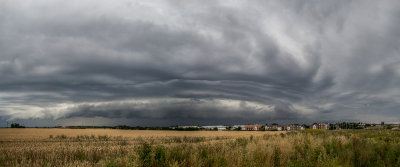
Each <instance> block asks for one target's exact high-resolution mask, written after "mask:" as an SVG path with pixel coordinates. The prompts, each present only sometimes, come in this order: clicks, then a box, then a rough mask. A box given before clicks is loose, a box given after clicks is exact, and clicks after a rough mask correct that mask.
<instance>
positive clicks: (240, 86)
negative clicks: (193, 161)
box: [0, 0, 400, 124]
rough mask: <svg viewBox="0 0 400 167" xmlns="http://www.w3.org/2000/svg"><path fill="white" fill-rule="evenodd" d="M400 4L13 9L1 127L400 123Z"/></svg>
mask: <svg viewBox="0 0 400 167" xmlns="http://www.w3.org/2000/svg"><path fill="white" fill-rule="evenodd" d="M397 6H400V3H399V2H397V1H394V0H393V1H372V0H371V1H346V2H342V1H330V2H325V1H324V2H319V1H291V2H286V1H252V2H250V3H249V2H246V3H245V2H241V1H220V2H214V1H213V2H176V1H152V2H142V1H119V2H109V1H98V0H96V1H94V0H93V1H85V2H82V1H45V0H40V1H29V0H27V1H11V0H10V1H8V0H6V1H2V2H0V76H1V78H2V79H1V80H0V88H1V89H0V117H1V118H2V119H4V120H13V119H57V120H58V119H70V118H94V117H101V118H109V119H113V120H116V121H118V119H135V120H141V119H142V120H164V123H163V124H180V123H185V124H186V123H188V120H194V121H197V122H198V123H199V124H202V123H208V122H207V120H215V122H218V121H221V122H223V123H229V122H232V123H233V122H240V121H242V122H246V121H247V122H252V121H253V122H254V121H262V120H274V121H279V120H291V121H300V122H304V121H307V120H326V121H337V120H343V119H352V120H360V121H376V122H379V121H385V120H386V121H399V120H400V114H399V110H398V109H399V107H400V104H399V101H400V89H399V87H400V48H399V46H400V40H399V39H400V20H399V18H400V8H398V7H397ZM165 120H170V121H165ZM189 123H190V122H189Z"/></svg>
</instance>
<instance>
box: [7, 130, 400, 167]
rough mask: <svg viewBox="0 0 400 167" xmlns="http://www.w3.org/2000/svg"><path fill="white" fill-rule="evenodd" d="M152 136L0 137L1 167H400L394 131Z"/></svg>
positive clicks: (399, 144)
mask: <svg viewBox="0 0 400 167" xmlns="http://www.w3.org/2000/svg"><path fill="white" fill-rule="evenodd" d="M88 132H90V131H88ZM153 133H154V135H151V132H147V135H142V136H134V135H132V136H123V134H121V135H120V136H117V135H115V134H116V133H110V134H114V135H104V134H97V135H93V134H90V133H88V134H86V135H85V134H82V133H80V134H79V135H75V136H74V135H71V134H62V133H61V134H60V133H58V134H50V135H47V137H45V138H37V137H32V138H30V137H28V136H24V140H23V141H21V140H3V138H1V137H0V166H155V167H156V166H324V167H325V166H400V132H399V131H389V130H379V131H377V130H341V131H297V132H288V133H275V132H262V133H260V132H252V133H249V132H243V133H238V132H224V133H222V134H223V135H224V136H221V135H216V134H218V133H219V132H215V133H211V134H210V133H198V134H197V135H196V136H194V135H193V134H192V133H191V132H186V133H179V134H180V135H174V136H160V135H159V134H156V133H159V131H153ZM240 134H241V135H240Z"/></svg>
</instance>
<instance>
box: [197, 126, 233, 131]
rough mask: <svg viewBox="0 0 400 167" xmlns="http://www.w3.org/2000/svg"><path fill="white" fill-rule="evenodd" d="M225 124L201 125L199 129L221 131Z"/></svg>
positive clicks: (224, 128)
mask: <svg viewBox="0 0 400 167" xmlns="http://www.w3.org/2000/svg"><path fill="white" fill-rule="evenodd" d="M226 128H227V126H224V125H212V126H202V127H201V129H205V130H218V131H223V130H226Z"/></svg>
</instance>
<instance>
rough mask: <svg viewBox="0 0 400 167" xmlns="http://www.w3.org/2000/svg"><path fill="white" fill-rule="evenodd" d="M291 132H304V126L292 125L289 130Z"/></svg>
mask: <svg viewBox="0 0 400 167" xmlns="http://www.w3.org/2000/svg"><path fill="white" fill-rule="evenodd" d="M287 129H288V130H290V131H298V130H304V126H301V125H299V124H291V125H289V126H288V128H287Z"/></svg>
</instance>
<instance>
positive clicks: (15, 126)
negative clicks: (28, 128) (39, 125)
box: [11, 123, 25, 128]
mask: <svg viewBox="0 0 400 167" xmlns="http://www.w3.org/2000/svg"><path fill="white" fill-rule="evenodd" d="M11 128H25V126H21V125H19V123H12V124H11Z"/></svg>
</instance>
